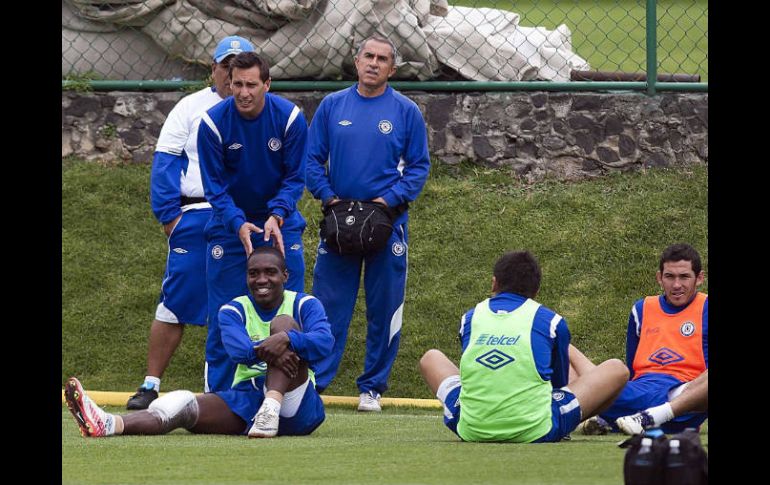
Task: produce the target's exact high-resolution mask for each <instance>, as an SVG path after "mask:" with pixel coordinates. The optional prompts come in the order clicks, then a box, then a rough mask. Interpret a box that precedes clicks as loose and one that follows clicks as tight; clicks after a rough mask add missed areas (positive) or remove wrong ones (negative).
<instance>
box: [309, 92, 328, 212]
mask: <svg viewBox="0 0 770 485" xmlns="http://www.w3.org/2000/svg"><path fill="white" fill-rule="evenodd" d="M324 101H326V99H324V100H322V101H321V104H320V105H319V106H318V109H317V110H316V112H315V115H314V116H313V121H312V122H311V123H310V132H309V134H308V147H307V153H306V155H305V184H306V185H307V189H308V190H309V191H310V193H311V194H313V197H315V198H316V199H319V200H321V202H325V201H326V200H328V199H330V198H332V197H334V196H335V195H336V194H335V193H334V191H333V190H332V186H331V182H330V180H329V175H328V174H327V172H326V162H327V161H328V160H329V134H328V130H327V128H326V123H327V116H328V114H327V108H326V107H327V106H328V105H329V103H328V102H324Z"/></svg>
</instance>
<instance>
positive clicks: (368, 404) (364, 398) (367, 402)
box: [358, 391, 382, 413]
mask: <svg viewBox="0 0 770 485" xmlns="http://www.w3.org/2000/svg"><path fill="white" fill-rule="evenodd" d="M358 410H359V411H366V412H375V413H379V412H380V411H382V407H381V406H380V393H379V392H376V391H369V392H362V393H361V395H360V396H359V397H358Z"/></svg>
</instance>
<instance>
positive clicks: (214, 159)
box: [198, 113, 246, 234]
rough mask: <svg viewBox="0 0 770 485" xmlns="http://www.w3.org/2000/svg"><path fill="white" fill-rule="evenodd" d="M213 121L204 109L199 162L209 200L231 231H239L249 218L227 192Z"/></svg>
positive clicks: (220, 148) (221, 151)
mask: <svg viewBox="0 0 770 485" xmlns="http://www.w3.org/2000/svg"><path fill="white" fill-rule="evenodd" d="M213 125H214V123H213V121H211V118H210V117H209V115H208V114H207V113H204V115H203V117H202V118H201V124H200V126H199V127H198V163H199V164H200V169H201V178H202V180H203V189H204V192H205V193H206V200H208V201H209V203H210V204H211V207H212V208H213V209H214V213H215V214H216V216H218V217H219V218H220V219H221V220H222V222H223V223H224V225H225V227H227V228H228V229H229V230H230V231H231V232H233V233H235V234H238V230H239V229H240V228H241V226H242V225H243V223H245V222H246V215H245V214H244V213H243V210H241V209H240V208H238V207H237V206H236V205H235V203H234V202H233V198H232V197H230V194H228V193H227V188H228V187H227V183H226V182H225V177H224V154H223V150H222V140H221V138H220V135H219V133H218V132H216V131H214V129H212V126H213Z"/></svg>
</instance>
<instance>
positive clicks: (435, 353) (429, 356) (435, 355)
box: [420, 349, 444, 371]
mask: <svg viewBox="0 0 770 485" xmlns="http://www.w3.org/2000/svg"><path fill="white" fill-rule="evenodd" d="M443 356H444V353H443V352H441V351H440V350H436V349H430V350H428V351H427V352H425V353H424V354H422V357H421V358H420V370H421V371H424V370H425V369H428V368H429V367H431V365H432V364H434V363H435V362H436V360H437V359H440V358H441V357H443Z"/></svg>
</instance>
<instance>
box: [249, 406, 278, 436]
mask: <svg viewBox="0 0 770 485" xmlns="http://www.w3.org/2000/svg"><path fill="white" fill-rule="evenodd" d="M280 419H281V417H280V416H279V414H278V411H277V410H275V409H273V408H272V407H270V406H265V405H264V404H262V406H261V407H260V408H259V411H257V414H256V416H254V424H253V425H251V428H250V429H249V438H272V437H273V436H275V435H277V434H278V422H279V421H280Z"/></svg>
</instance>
